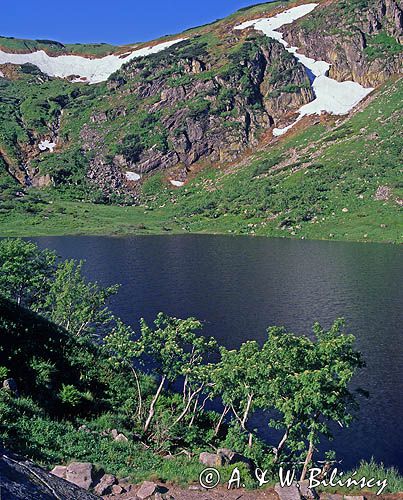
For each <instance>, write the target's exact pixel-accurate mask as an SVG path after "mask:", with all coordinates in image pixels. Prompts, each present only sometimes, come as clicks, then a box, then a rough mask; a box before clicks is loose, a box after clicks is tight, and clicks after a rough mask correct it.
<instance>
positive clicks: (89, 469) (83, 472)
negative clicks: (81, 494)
mask: <svg viewBox="0 0 403 500" xmlns="http://www.w3.org/2000/svg"><path fill="white" fill-rule="evenodd" d="M93 469H94V468H93V465H92V464H91V463H89V462H72V463H71V464H70V465H68V466H67V470H66V480H67V481H69V483H73V484H75V485H77V486H79V487H80V488H83V489H84V490H89V489H90V488H91V485H92V481H93V478H92V474H93Z"/></svg>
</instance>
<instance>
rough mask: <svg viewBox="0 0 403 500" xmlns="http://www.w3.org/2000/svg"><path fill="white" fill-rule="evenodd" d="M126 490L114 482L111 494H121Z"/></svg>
mask: <svg viewBox="0 0 403 500" xmlns="http://www.w3.org/2000/svg"><path fill="white" fill-rule="evenodd" d="M125 491H126V490H125V489H124V488H123V487H122V486H121V485H120V484H114V485H113V486H112V495H121V494H122V493H124V492H125Z"/></svg>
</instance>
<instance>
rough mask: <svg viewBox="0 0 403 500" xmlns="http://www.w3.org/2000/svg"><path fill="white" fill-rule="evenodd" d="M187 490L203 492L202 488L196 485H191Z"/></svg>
mask: <svg viewBox="0 0 403 500" xmlns="http://www.w3.org/2000/svg"><path fill="white" fill-rule="evenodd" d="M188 489H189V490H191V491H204V488H203V486H200V485H198V484H191V485H190V486H189V488H188Z"/></svg>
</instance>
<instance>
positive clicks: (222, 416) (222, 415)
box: [214, 405, 229, 436]
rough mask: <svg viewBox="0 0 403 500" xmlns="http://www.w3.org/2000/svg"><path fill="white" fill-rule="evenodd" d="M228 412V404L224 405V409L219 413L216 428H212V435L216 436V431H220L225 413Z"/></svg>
mask: <svg viewBox="0 0 403 500" xmlns="http://www.w3.org/2000/svg"><path fill="white" fill-rule="evenodd" d="M228 412H229V406H228V405H227V406H224V410H223V412H222V413H221V417H220V420H219V421H218V424H217V425H216V428H215V430H214V436H218V433H219V432H220V428H221V425H222V423H223V421H224V418H225V415H226V414H227V413H228Z"/></svg>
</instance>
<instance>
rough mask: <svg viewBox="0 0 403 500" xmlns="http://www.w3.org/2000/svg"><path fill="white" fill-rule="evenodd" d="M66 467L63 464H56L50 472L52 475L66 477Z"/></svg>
mask: <svg viewBox="0 0 403 500" xmlns="http://www.w3.org/2000/svg"><path fill="white" fill-rule="evenodd" d="M66 472H67V467H66V466H64V465H56V467H54V468H53V469H52V470H51V471H50V473H51V474H53V475H54V476H57V477H61V478H62V479H66Z"/></svg>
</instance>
